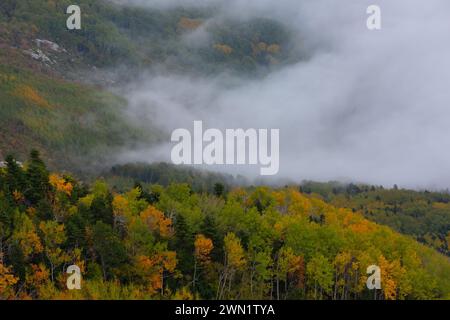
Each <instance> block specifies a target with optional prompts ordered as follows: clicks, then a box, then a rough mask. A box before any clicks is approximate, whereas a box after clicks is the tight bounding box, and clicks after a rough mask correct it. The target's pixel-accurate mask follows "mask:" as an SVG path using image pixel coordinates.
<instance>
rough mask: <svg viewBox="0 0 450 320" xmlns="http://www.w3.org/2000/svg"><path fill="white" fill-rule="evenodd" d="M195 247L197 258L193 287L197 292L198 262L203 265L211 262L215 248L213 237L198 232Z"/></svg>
mask: <svg viewBox="0 0 450 320" xmlns="http://www.w3.org/2000/svg"><path fill="white" fill-rule="evenodd" d="M194 248H195V253H194V257H195V259H194V276H193V279H192V287H193V290H194V292H195V283H196V281H197V268H198V264H200V265H201V266H205V265H207V264H209V262H210V261H211V257H210V254H211V251H212V249H213V248H214V245H213V242H212V240H211V239H209V238H206V237H205V236H204V235H202V234H198V235H197V236H196V237H195V242H194Z"/></svg>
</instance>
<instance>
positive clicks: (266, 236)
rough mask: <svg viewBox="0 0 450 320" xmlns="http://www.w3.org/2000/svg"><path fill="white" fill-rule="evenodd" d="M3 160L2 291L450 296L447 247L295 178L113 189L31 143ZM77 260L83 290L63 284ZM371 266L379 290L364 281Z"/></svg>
mask: <svg viewBox="0 0 450 320" xmlns="http://www.w3.org/2000/svg"><path fill="white" fill-rule="evenodd" d="M0 170H1V171H0V298H2V299H280V300H281V299H334V300H340V299H386V300H391V299H449V298H450V296H449V294H450V262H449V259H448V257H446V256H444V255H442V254H440V253H438V252H437V251H436V250H434V249H432V248H429V247H427V246H425V245H423V244H420V243H418V242H417V241H415V240H414V239H413V238H412V237H410V236H405V235H402V234H399V233H398V232H396V231H393V230H392V229H391V228H389V227H387V226H383V225H379V224H377V223H374V222H371V221H369V220H368V219H366V218H365V217H364V215H363V213H362V212H360V211H357V210H352V209H349V208H344V207H338V206H334V205H331V204H329V203H327V202H325V201H324V199H323V197H321V196H320V195H319V194H314V193H305V192H300V191H299V187H298V186H297V187H296V188H294V187H283V188H269V187H264V186H259V187H245V188H244V187H235V188H230V189H229V190H228V188H227V189H226V188H224V185H223V184H222V183H220V182H218V183H216V184H215V186H214V188H213V189H212V190H211V191H209V192H208V191H203V192H200V191H199V192H194V191H193V190H192V188H191V186H190V185H189V184H187V183H170V184H168V185H167V186H162V185H158V184H145V185H144V186H143V185H141V184H140V183H136V185H135V186H134V188H131V189H129V190H128V191H127V192H117V191H114V190H112V188H111V187H110V186H109V185H108V184H107V183H106V181H105V180H102V179H99V180H97V181H95V182H93V183H92V184H89V185H87V184H85V183H83V182H81V181H78V180H77V179H76V178H74V177H73V176H70V175H68V174H59V173H54V172H49V171H48V169H47V167H46V165H45V163H44V162H43V161H42V159H41V158H40V155H39V152H37V151H32V152H31V154H30V156H29V159H28V161H27V162H26V163H25V164H24V165H23V166H22V165H21V164H20V163H18V162H17V161H16V160H15V159H14V157H12V156H8V157H7V159H6V162H5V166H4V168H2V169H0ZM438 203H439V202H437V204H438ZM442 205H443V204H442ZM447 240H448V239H447ZM448 245H449V244H448V243H447V246H448ZM73 264H75V265H77V266H79V267H80V269H81V271H82V286H81V290H67V288H66V279H67V276H68V275H67V273H66V272H65V270H66V269H67V267H68V266H69V265H73ZM372 264H376V265H378V266H379V267H380V268H381V270H382V272H381V276H382V279H381V281H382V289H381V290H368V289H367V287H366V280H367V274H366V268H367V267H368V266H369V265H372Z"/></svg>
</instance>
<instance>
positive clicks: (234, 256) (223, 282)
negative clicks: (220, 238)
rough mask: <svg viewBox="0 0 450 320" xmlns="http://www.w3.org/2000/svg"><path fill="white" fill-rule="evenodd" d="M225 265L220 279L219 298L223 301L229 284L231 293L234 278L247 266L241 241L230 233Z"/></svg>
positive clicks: (226, 241) (226, 247)
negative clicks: (237, 272)
mask: <svg viewBox="0 0 450 320" xmlns="http://www.w3.org/2000/svg"><path fill="white" fill-rule="evenodd" d="M224 249H225V265H224V269H223V272H222V273H221V275H220V277H219V286H218V291H217V298H218V299H222V298H223V296H224V294H225V290H226V289H227V288H226V287H227V284H228V289H227V290H228V293H230V292H231V285H232V281H233V276H234V274H235V273H236V271H238V270H240V269H242V268H243V267H244V266H245V264H246V260H245V251H244V248H243V247H242V245H241V240H240V239H239V238H238V237H237V236H236V235H235V234H234V233H233V232H229V233H228V234H227V235H226V236H225V238H224Z"/></svg>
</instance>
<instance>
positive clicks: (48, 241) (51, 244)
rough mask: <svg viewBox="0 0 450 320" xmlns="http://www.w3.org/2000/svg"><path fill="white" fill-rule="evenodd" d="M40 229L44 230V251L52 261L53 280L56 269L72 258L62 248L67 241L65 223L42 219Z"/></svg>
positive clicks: (51, 272)
mask: <svg viewBox="0 0 450 320" xmlns="http://www.w3.org/2000/svg"><path fill="white" fill-rule="evenodd" d="M39 229H40V230H41V232H42V236H43V242H44V253H45V256H46V257H47V259H48V261H49V263H50V275H51V279H52V282H53V281H54V271H55V269H56V268H57V267H58V266H60V265H61V264H63V263H64V262H67V261H69V260H70V256H69V255H68V254H67V253H66V252H64V251H63V250H62V249H61V248H60V246H61V244H62V243H63V242H64V241H66V234H65V231H64V225H63V224H59V223H57V222H56V221H45V222H44V221H41V223H40V224H39Z"/></svg>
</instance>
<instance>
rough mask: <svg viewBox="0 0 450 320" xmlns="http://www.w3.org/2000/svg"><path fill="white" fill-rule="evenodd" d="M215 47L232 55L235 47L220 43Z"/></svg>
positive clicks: (225, 53)
mask: <svg viewBox="0 0 450 320" xmlns="http://www.w3.org/2000/svg"><path fill="white" fill-rule="evenodd" d="M214 49H216V50H217V51H219V52H221V53H223V54H224V55H230V54H231V53H232V52H233V48H231V47H230V46H228V45H226V44H220V43H217V44H215V45H214Z"/></svg>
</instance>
